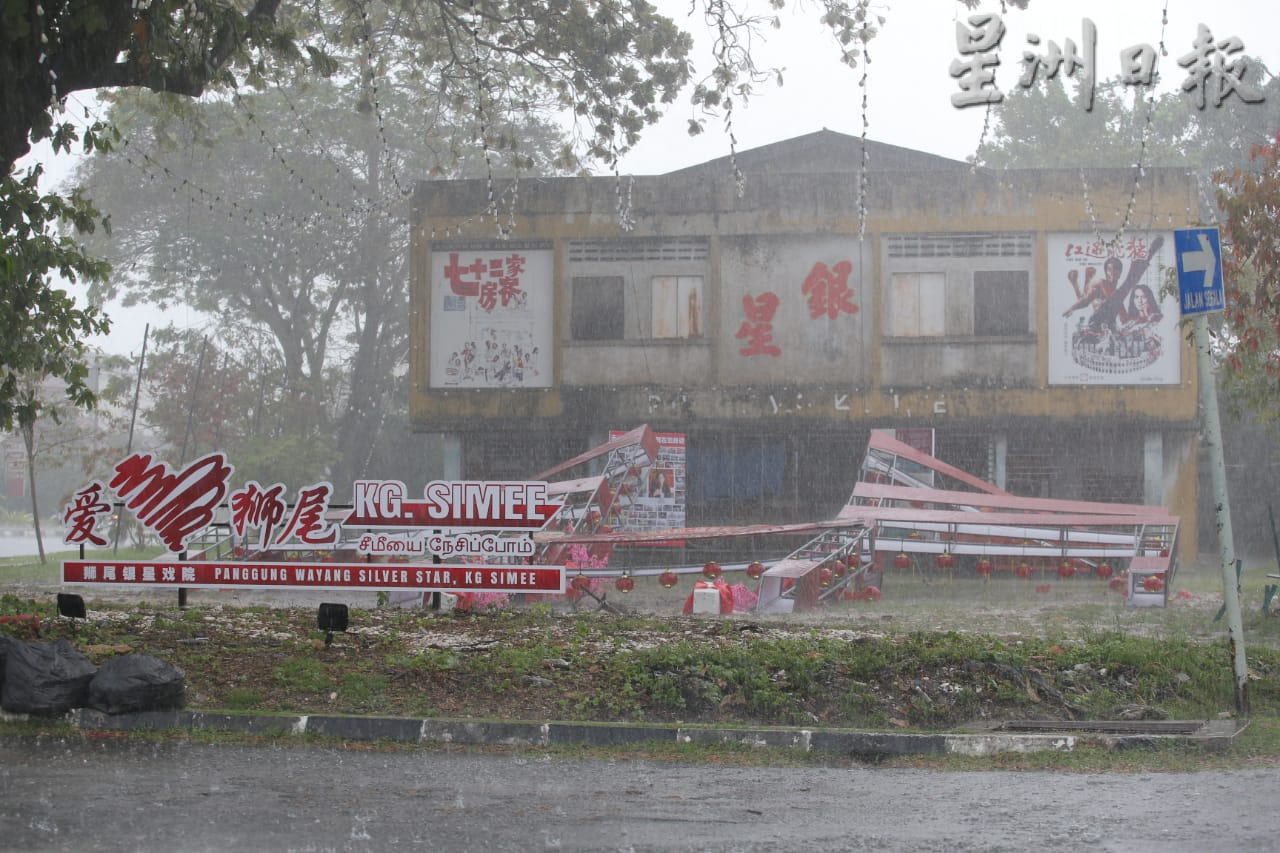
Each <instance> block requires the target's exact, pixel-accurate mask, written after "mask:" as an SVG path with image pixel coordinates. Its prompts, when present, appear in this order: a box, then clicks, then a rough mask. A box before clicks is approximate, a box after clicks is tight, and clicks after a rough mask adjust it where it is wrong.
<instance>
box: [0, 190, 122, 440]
mask: <svg viewBox="0 0 1280 853" xmlns="http://www.w3.org/2000/svg"><path fill="white" fill-rule="evenodd" d="M40 174H41V169H40V167H38V166H37V167H35V168H33V169H30V170H28V171H27V172H26V174H25V175H23V176H21V177H18V176H15V175H6V176H5V177H3V178H0V295H2V297H3V298H0V365H2V366H3V367H2V368H0V369H2V370H3V374H2V375H0V429H3V430H6V431H8V430H12V429H14V428H15V426H26V425H31V424H34V423H35V421H36V418H38V417H39V415H40V413H41V412H42V411H43V410H44V405H43V402H42V401H41V399H40V398H39V397H38V395H36V394H34V393H32V392H31V391H30V390H29V389H30V388H31V387H32V386H33V385H38V384H39V383H40V382H41V381H43V380H44V379H45V378H46V377H55V378H58V379H61V380H63V381H64V382H65V383H66V395H67V398H68V399H69V400H70V401H71V402H72V403H73V404H74V405H75V406H78V407H81V408H90V407H92V405H93V403H94V396H93V392H92V390H91V389H90V387H89V385H88V376H89V368H88V366H87V365H86V364H85V361H84V351H85V348H84V343H83V339H84V338H85V337H88V336H90V335H94V334H103V333H105V332H106V331H107V330H108V328H109V323H108V321H107V319H106V318H105V317H104V316H103V315H102V313H101V312H100V311H99V310H98V309H97V308H95V307H92V306H89V307H81V306H79V305H77V304H76V300H75V298H74V297H72V296H71V295H70V294H69V293H68V292H67V291H66V290H64V289H62V288H60V287H56V286H55V285H54V284H53V283H52V281H51V276H52V275H54V274H55V273H56V274H58V275H60V276H61V277H62V279H63V280H65V281H67V282H70V283H75V282H76V281H77V279H84V280H85V281H87V282H90V283H92V282H101V281H103V280H105V279H106V276H107V272H108V269H109V268H108V266H107V265H106V264H105V263H104V262H102V261H97V260H93V259H92V258H90V257H88V256H87V255H86V254H85V253H84V251H83V250H82V249H81V248H80V247H79V246H78V245H77V244H76V243H75V242H74V241H73V240H72V239H70V238H69V237H64V236H59V235H58V234H57V233H56V229H57V228H58V227H60V226H65V227H68V228H71V229H74V230H76V231H78V232H81V233H87V232H92V231H93V230H94V229H95V228H96V227H98V225H100V224H101V225H103V226H104V227H105V226H106V225H107V221H106V220H105V219H100V218H99V214H98V212H97V210H96V209H95V208H94V207H93V205H91V204H90V203H89V202H88V201H87V200H86V199H85V198H84V197H83V196H81V195H79V194H75V193H73V194H72V195H71V196H70V197H68V198H63V197H62V196H59V195H55V194H44V195H42V194H41V193H40V190H39V186H38V181H39V178H40Z"/></svg>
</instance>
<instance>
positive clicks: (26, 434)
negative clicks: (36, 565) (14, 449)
mask: <svg viewBox="0 0 1280 853" xmlns="http://www.w3.org/2000/svg"><path fill="white" fill-rule="evenodd" d="M18 430H19V432H21V433H22V445H23V447H24V448H25V449H26V451H27V488H29V489H30V490H31V526H32V529H33V530H34V531H35V534H36V552H37V553H38V554H39V555H40V563H41V564H42V565H43V564H44V563H45V562H46V560H45V555H44V539H42V538H41V535H40V501H39V500H38V499H37V497H36V425H35V423H34V422H32V423H24V424H22V425H21V426H20V427H19V428H18Z"/></svg>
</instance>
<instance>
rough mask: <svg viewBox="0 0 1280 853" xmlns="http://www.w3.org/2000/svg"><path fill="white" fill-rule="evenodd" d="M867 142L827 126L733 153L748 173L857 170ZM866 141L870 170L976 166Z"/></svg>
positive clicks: (714, 168)
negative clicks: (828, 128) (864, 143)
mask: <svg viewBox="0 0 1280 853" xmlns="http://www.w3.org/2000/svg"><path fill="white" fill-rule="evenodd" d="M862 145H863V142H862V138H861V137H858V136H850V135H849V134H846V133H837V132H836V131H834V130H827V129H826V128H823V129H822V130H819V131H815V132H813V133H806V134H804V135H803V136H795V137H792V138H791V139H784V140H781V141H780V142H773V143H770V144H768V145H761V146H759V147H758V148H751V149H748V150H746V151H739V152H738V153H737V155H736V157H735V158H733V159H736V161H737V166H738V168H739V169H740V170H742V171H743V172H747V173H757V174H758V173H761V172H772V173H775V174H800V173H811V172H822V173H832V172H857V171H858V170H860V169H861V168H862V160H863V158H862ZM866 146H867V158H866V160H867V162H866V168H867V171H869V172H898V171H911V172H929V171H958V170H961V169H969V168H971V167H970V165H969V164H968V163H965V162H963V161H961V160H952V159H950V158H948V157H940V156H938V155H937V154H929V153H927V152H924V151H916V150H914V149H911V148H902V147H901V146H898V145H888V144H886V143H883V142H876V141H874V140H871V139H868V140H867V141H866ZM730 159H731V158H730V157H729V156H728V155H726V156H724V157H717V158H716V159H714V160H708V161H706V162H705V163H698V164H697V165H694V166H687V167H685V168H683V169H677V170H675V171H673V172H667V173H666V174H667V175H687V176H693V175H697V174H701V173H706V172H715V173H726V172H728V171H729V170H730V168H731V167H730Z"/></svg>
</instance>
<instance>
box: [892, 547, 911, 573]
mask: <svg viewBox="0 0 1280 853" xmlns="http://www.w3.org/2000/svg"><path fill="white" fill-rule="evenodd" d="M893 566H894V568H896V569H909V568H911V558H910V557H909V556H907V552H906V551H899V552H898V556H896V557H894V558H893Z"/></svg>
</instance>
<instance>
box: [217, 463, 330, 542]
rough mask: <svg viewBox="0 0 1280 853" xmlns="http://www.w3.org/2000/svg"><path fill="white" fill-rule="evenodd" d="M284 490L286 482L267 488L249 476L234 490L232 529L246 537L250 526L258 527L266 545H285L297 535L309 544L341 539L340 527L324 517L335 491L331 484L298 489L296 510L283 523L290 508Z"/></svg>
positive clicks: (261, 538) (239, 535)
mask: <svg viewBox="0 0 1280 853" xmlns="http://www.w3.org/2000/svg"><path fill="white" fill-rule="evenodd" d="M284 491H285V486H284V484H283V483H276V484H274V485H272V486H271V487H269V488H265V489H264V488H263V487H262V486H261V485H259V484H258V483H256V482H254V481H253V480H250V481H249V482H247V483H245V484H244V488H241V489H237V490H236V491H235V492H233V493H232V494H231V529H232V531H233V532H234V533H235V535H236V536H237V537H245V536H247V534H248V532H249V531H250V530H257V531H259V532H260V534H261V537H260V539H259V542H260V543H261V547H263V548H266V547H269V546H271V545H283V544H284V543H285V542H288V541H289V540H291V539H294V538H296V539H298V540H299V541H300V542H303V543H305V544H307V545H332V544H334V543H335V542H337V541H338V529H337V528H336V527H334V526H332V525H330V524H327V523H326V522H325V520H324V514H325V513H326V512H327V511H328V509H329V498H330V497H331V496H332V494H333V486H332V485H331V484H329V483H316V484H314V485H311V486H307V487H305V488H303V489H299V490H298V500H297V502H296V503H295V504H294V508H293V513H292V514H291V515H290V516H289V519H288V521H287V522H285V523H284V524H281V522H282V521H284V520H285V514H286V513H287V512H288V511H289V506H288V504H287V503H286V502H285V500H284Z"/></svg>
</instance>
